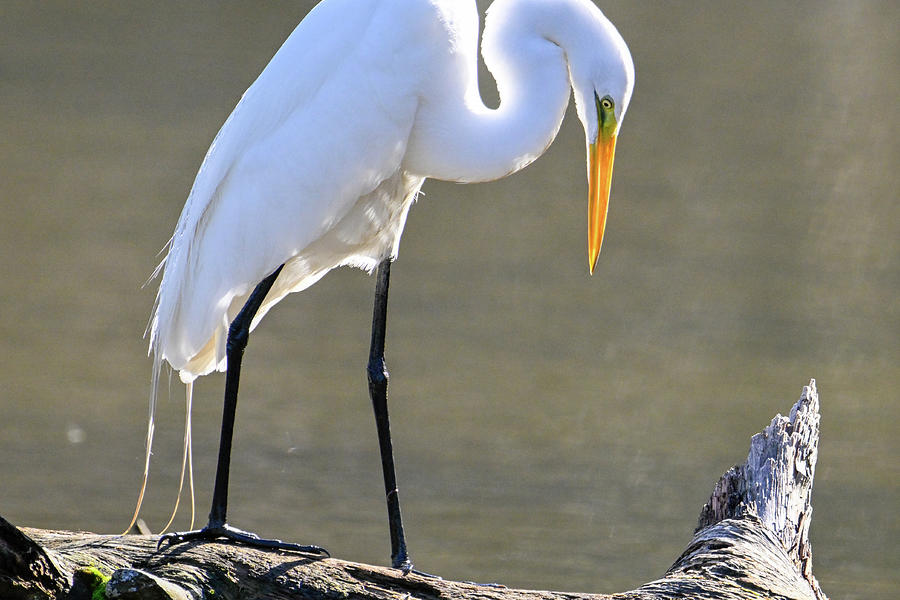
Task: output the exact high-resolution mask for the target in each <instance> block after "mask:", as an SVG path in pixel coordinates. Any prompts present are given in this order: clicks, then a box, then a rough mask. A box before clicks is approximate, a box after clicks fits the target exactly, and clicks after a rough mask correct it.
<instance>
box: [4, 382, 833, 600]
mask: <svg viewBox="0 0 900 600" xmlns="http://www.w3.org/2000/svg"><path fill="white" fill-rule="evenodd" d="M818 434H819V407H818V396H817V394H816V388H815V381H812V382H811V383H810V385H809V386H807V387H805V388H804V390H803V396H802V397H801V398H800V400H799V401H798V402H797V403H796V404H795V405H794V407H793V409H792V410H791V412H790V415H789V417H782V416H780V415H779V416H776V417H775V419H774V420H773V421H772V423H771V424H770V425H769V426H768V427H767V428H766V429H765V430H764V431H763V432H762V433H759V434H757V435H756V436H754V437H753V440H752V443H751V447H750V454H749V456H748V459H747V462H746V463H744V464H742V465H739V466H736V467H734V468H732V469H730V470H729V471H728V472H727V473H726V474H725V475H724V476H723V477H722V479H721V480H720V481H719V483H718V484H717V485H716V486H715V489H714V491H713V494H712V496H711V497H710V501H709V503H708V504H706V505H705V506H704V507H703V510H702V512H701V515H700V522H699V526H698V528H697V531H696V533H695V535H694V539H693V540H692V541H691V543H690V544H689V546H688V548H687V549H686V550H685V551H684V553H682V555H681V556H680V557H679V558H678V559H677V560H676V561H675V564H674V565H672V567H671V568H670V569H669V570H668V571H667V572H666V573H665V575H664V576H663V577H662V578H661V579H658V580H656V581H652V582H650V583H647V584H645V585H643V586H641V587H640V588H638V589H636V590H633V591H630V592H625V593H622V594H614V595H611V596H607V595H597V594H568V593H559V592H544V591H529V590H513V589H508V588H505V587H502V586H479V585H476V584H473V583H466V582H457V581H446V580H443V579H435V578H427V577H422V576H419V575H417V574H415V573H410V574H408V575H404V574H403V573H401V572H400V571H398V570H396V569H390V568H386V567H376V566H372V565H364V564H359V563H352V562H347V561H342V560H338V559H333V558H329V559H318V558H312V557H306V556H303V555H299V554H291V553H279V552H271V551H262V550H257V549H253V548H247V547H242V546H235V545H230V544H218V543H198V542H194V543H185V544H180V545H176V546H174V547H164V548H163V549H162V550H157V548H156V543H157V537H156V536H149V535H129V536H109V535H96V534H91V533H76V532H67V531H47V530H41V529H26V528H23V529H21V530H20V529H16V528H15V527H13V526H12V525H10V524H9V523H7V522H6V521H3V520H2V519H0V598H2V599H4V600H7V599H8V600H19V599H28V600H34V599H38V598H70V599H73V600H78V599H79V598H90V597H91V594H92V593H93V592H94V591H96V590H103V591H104V592H105V594H106V596H105V597H106V598H110V599H112V598H119V599H123V600H125V599H128V600H157V599H159V600H187V599H194V598H211V599H220V600H230V599H246V598H272V599H276V600H277V599H279V598H303V599H308V600H331V599H335V598H360V599H366V600H376V599H385V598H396V599H400V600H406V599H411V598H421V599H423V600H437V599H438V598H441V599H445V600H446V599H453V600H456V599H459V600H475V599H478V600H557V599H558V600H563V599H571V598H589V599H595V600H601V599H613V598H615V599H630V600H650V599H655V600H657V599H666V598H672V599H674V598H698V599H703V598H718V599H732V598H733V599H739V598H740V599H744V598H757V597H759V598H783V599H797V600H800V599H802V600H827V598H826V597H825V595H824V593H822V591H821V589H820V588H819V585H818V583H817V582H816V580H815V577H813V575H812V553H811V550H810V546H809V537H808V533H809V524H810V519H811V514H812V508H811V506H810V495H811V491H812V482H813V475H814V473H815V463H816V450H817V445H818ZM110 576H111V578H109V579H108V580H107V577H110Z"/></svg>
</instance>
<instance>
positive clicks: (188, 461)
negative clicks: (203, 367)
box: [122, 355, 195, 535]
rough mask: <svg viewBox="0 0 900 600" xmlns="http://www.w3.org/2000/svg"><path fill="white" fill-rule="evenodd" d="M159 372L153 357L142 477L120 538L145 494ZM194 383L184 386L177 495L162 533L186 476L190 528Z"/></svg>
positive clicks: (135, 517)
mask: <svg viewBox="0 0 900 600" xmlns="http://www.w3.org/2000/svg"><path fill="white" fill-rule="evenodd" d="M161 370H162V360H161V358H160V357H159V356H158V355H156V356H154V360H153V377H152V382H151V384H150V414H149V417H148V419H147V441H146V451H145V454H144V475H143V478H142V481H141V490H140V493H139V494H138V499H137V505H136V506H135V508H134V514H133V515H132V517H131V522H130V523H128V527H126V528H125V531H124V532H122V533H123V535H124V534H126V533H128V532H129V531H131V528H132V527H134V525H135V523H137V520H138V516H139V515H140V512H141V505H142V504H143V502H144V493H145V492H146V491H147V482H148V480H149V479H150V456H151V455H152V454H153V433H154V430H155V425H156V404H157V398H158V397H159V379H160V374H161ZM193 394H194V384H193V382H191V383H188V384H186V387H185V416H184V444H183V449H182V455H181V476H180V477H179V479H178V496H177V497H176V498H175V507H174V508H173V509H172V515H171V516H170V517H169V521H168V523H166V526H165V527H164V528H163V530H162V531H163V532H165V530H166V529H168V528H169V526H170V525H171V524H172V521H173V520H174V519H175V515H176V514H177V512H178V504H179V502H180V501H181V493H182V490H183V488H184V476H185V473H187V474H188V486H189V489H190V493H191V527H190V528H191V529H193V528H194V514H195V511H194V461H193V452H192V448H191V408H192V403H193Z"/></svg>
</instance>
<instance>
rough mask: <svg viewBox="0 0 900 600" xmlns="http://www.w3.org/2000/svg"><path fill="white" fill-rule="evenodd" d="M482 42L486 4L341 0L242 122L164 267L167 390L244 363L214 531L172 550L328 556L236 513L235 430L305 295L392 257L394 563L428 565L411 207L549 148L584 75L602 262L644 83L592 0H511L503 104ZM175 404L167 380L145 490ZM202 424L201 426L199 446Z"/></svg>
mask: <svg viewBox="0 0 900 600" xmlns="http://www.w3.org/2000/svg"><path fill="white" fill-rule="evenodd" d="M477 45H478V13H477V9H476V5H475V3H474V2H472V1H461V0H323V1H322V2H320V3H319V4H318V5H317V6H316V7H315V8H314V9H313V10H312V11H311V12H310V13H309V14H308V15H307V17H306V18H305V19H303V21H302V22H301V23H300V24H299V25H298V26H297V28H296V29H295V30H294V32H293V33H292V34H291V35H290V37H288V39H287V41H285V43H284V45H283V46H282V47H281V49H279V50H278V52H277V53H276V54H275V56H274V57H273V58H272V60H271V62H270V63H269V64H268V66H267V67H266V68H265V69H264V70H263V72H262V73H261V74H260V76H259V78H258V79H257V80H256V81H255V82H254V83H253V84H252V85H251V86H250V88H249V89H248V90H247V92H246V93H245V94H244V96H243V97H242V98H241V100H240V102H239V103H238V105H237V106H236V107H235V109H234V112H232V113H231V116H229V117H228V120H227V121H225V124H224V125H223V126H222V129H221V130H220V131H219V133H218V135H217V136H216V138H215V140H214V141H213V143H212V146H210V148H209V151H208V152H207V154H206V158H205V159H204V161H203V164H202V166H201V167H200V171H199V173H198V174H197V178H196V180H195V181H194V185H193V187H192V189H191V192H190V195H189V197H188V200H187V203H186V204H185V207H184V210H183V212H182V213H181V217H180V219H179V220H178V225H177V227H176V228H175V233H174V235H173V236H172V238H171V240H170V242H169V248H168V255H167V256H166V258H165V259H164V260H163V262H162V263H161V264H160V266H159V268H158V269H157V273H158V272H160V271H162V282H161V284H160V286H159V292H158V295H157V299H156V305H155V309H154V314H153V317H152V320H151V323H150V327H149V332H150V351H151V353H152V355H153V357H154V382H157V381H158V378H159V372H160V366H161V364H162V362H163V361H166V362H168V364H169V365H170V366H171V367H172V368H173V369H175V370H176V371H178V372H179V374H180V376H181V379H182V381H184V382H185V383H186V384H188V411H189V409H190V408H189V407H190V394H191V386H192V382H193V381H194V379H196V378H197V377H199V376H201V375H205V374H207V373H210V372H212V371H214V370H218V371H226V373H227V374H226V385H225V402H224V404H225V408H224V415H223V422H222V436H221V441H220V450H219V462H218V467H217V473H216V482H215V489H214V493H213V500H212V510H211V512H210V516H209V523H208V524H207V526H206V527H204V528H203V529H201V530H198V531H190V532H185V533H174V534H168V536H167V537H165V539H166V540H167V541H169V542H170V543H176V542H180V541H183V540H187V539H196V538H204V539H215V538H228V539H231V540H233V541H238V542H242V543H250V544H254V545H260V546H264V547H276V548H288V549H299V550H312V551H322V552H324V551H323V550H321V549H319V548H317V547H313V546H297V545H294V544H286V543H283V542H280V541H279V540H262V539H260V538H258V537H257V536H255V535H254V534H250V533H247V532H242V531H240V530H237V529H234V528H232V527H230V526H229V525H227V521H226V515H225V513H226V507H227V492H228V470H229V461H230V452H231V434H232V430H233V426H234V415H235V407H236V404H237V392H238V380H239V376H240V366H241V357H242V354H243V350H244V347H245V346H246V343H247V337H248V335H249V333H250V331H252V330H253V328H254V327H255V326H256V325H257V324H258V323H259V321H260V319H262V317H263V315H265V314H266V312H267V311H268V310H269V309H270V308H271V307H272V306H273V305H274V304H275V303H276V302H278V301H279V300H281V299H282V298H283V297H284V296H285V295H287V294H288V293H290V292H297V291H300V290H303V289H305V288H307V287H309V286H310V285H312V284H313V283H315V282H316V281H317V280H318V279H319V278H320V277H322V276H323V275H325V274H326V273H327V272H328V271H330V270H331V269H333V268H335V267H338V266H341V265H351V266H355V267H359V268H362V269H365V270H367V271H372V270H373V269H376V292H375V309H374V318H373V325H372V345H371V351H370V355H369V363H368V378H369V392H370V394H371V398H372V402H373V407H374V410H375V417H376V423H377V429H378V439H379V445H380V450H381V458H382V467H383V470H384V482H385V493H386V496H387V505H388V517H389V526H390V535H391V562H392V564H393V566H395V567H398V568H404V569H409V568H411V566H412V564H411V562H410V559H409V555H408V553H407V550H406V543H405V539H404V535H403V526H402V521H401V516H400V504H399V498H398V494H397V486H396V482H395V476H394V465H393V457H392V451H391V438H390V428H389V422H388V411H387V383H388V373H387V370H386V368H385V365H384V336H385V319H386V311H387V295H388V281H389V276H390V266H391V261H392V260H393V259H394V258H395V257H396V256H397V247H398V243H399V241H400V235H401V233H402V231H403V226H404V223H405V221H406V215H407V211H408V210H409V208H410V206H411V205H412V203H413V201H414V200H415V198H416V196H417V194H418V192H419V189H420V187H421V186H422V182H423V181H424V180H425V178H426V177H433V178H437V179H444V180H451V181H458V182H476V181H488V180H492V179H497V178H500V177H504V176H506V175H510V174H512V173H515V172H516V171H518V170H519V169H522V168H523V167H525V166H526V165H528V164H529V163H531V162H532V161H533V160H535V159H536V158H537V157H539V156H540V155H541V154H542V153H543V152H544V150H546V148H547V147H548V146H549V145H550V143H551V142H552V141H553V139H554V137H555V136H556V133H557V131H558V130H559V127H560V124H561V123H562V119H563V114H564V112H565V110H566V106H567V105H568V102H569V88H570V86H571V88H572V89H573V90H574V94H575V105H576V109H577V114H578V118H579V119H580V120H581V122H582V124H583V125H584V130H585V135H586V141H587V154H588V159H587V167H588V267H589V269H590V270H591V271H593V268H594V265H595V263H596V261H597V257H598V255H599V253H600V245H601V243H602V240H603V232H604V229H605V223H606V210H607V202H608V198H609V188H610V180H611V173H612V166H613V153H614V151H615V145H616V135H617V133H618V130H619V126H620V124H621V122H622V118H623V117H624V115H625V111H626V109H627V107H628V103H629V100H630V98H631V92H632V86H633V81H634V66H633V64H632V59H631V55H630V54H629V52H628V48H627V46H626V45H625V42H624V40H623V39H622V37H621V35H620V34H619V33H618V31H617V30H616V28H615V27H614V26H613V25H612V23H610V21H609V20H607V19H606V17H605V16H604V15H603V14H602V13H601V12H600V10H599V9H598V8H597V7H596V6H595V5H594V4H593V3H592V2H591V1H590V0H496V1H495V2H494V3H493V4H492V5H491V7H490V8H489V10H488V12H487V19H486V25H485V29H484V39H483V45H482V54H483V57H484V61H485V64H486V65H487V67H488V69H489V70H490V72H491V73H492V74H493V76H494V78H495V80H496V83H497V88H498V91H499V94H500V105H499V107H498V108H497V109H489V108H487V107H485V105H484V103H483V102H482V100H481V96H480V94H479V91H478V81H477V73H476V69H477ZM155 398H156V384H154V389H153V391H152V399H151V411H150V426H149V428H148V439H147V452H148V454H147V457H148V458H147V462H145V474H144V486H146V473H147V465H148V464H149V452H150V447H151V445H152V437H153V436H152V434H153V413H154V405H155ZM189 431H190V428H189V422H188V424H187V425H186V430H185V453H186V454H188V453H189V449H190V433H189ZM183 464H184V463H183ZM141 495H142V496H143V487H142V492H141ZM139 509H140V500H139V501H138V510H139ZM135 515H137V511H136V512H135Z"/></svg>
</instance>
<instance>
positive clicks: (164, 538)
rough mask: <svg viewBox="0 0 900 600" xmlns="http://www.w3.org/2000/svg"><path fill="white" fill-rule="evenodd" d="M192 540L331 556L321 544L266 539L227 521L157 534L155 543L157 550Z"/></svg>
mask: <svg viewBox="0 0 900 600" xmlns="http://www.w3.org/2000/svg"><path fill="white" fill-rule="evenodd" d="M192 540H203V541H208V542H214V541H217V540H229V541H231V542H233V543H236V544H243V545H246V546H253V547H255V548H264V549H267V550H287V551H290V552H302V553H303V554H317V555H319V556H322V557H323V558H328V557H330V556H331V554H329V553H328V550H326V549H325V548H322V547H321V546H304V545H301V544H293V543H291V542H282V541H281V540H267V539H265V538H261V537H259V536H258V535H256V534H255V533H250V532H249V531H243V530H240V529H238V528H236V527H232V526H231V525H228V524H227V523H222V524H217V525H214V524H209V525H207V526H206V527H204V528H203V529H197V530H194V531H180V532H172V533H167V534H165V535H161V536H159V541H158V542H157V544H156V549H157V550H159V549H160V548H162V546H163V544H168V545H169V546H173V545H175V544H182V543H184V542H189V541H192Z"/></svg>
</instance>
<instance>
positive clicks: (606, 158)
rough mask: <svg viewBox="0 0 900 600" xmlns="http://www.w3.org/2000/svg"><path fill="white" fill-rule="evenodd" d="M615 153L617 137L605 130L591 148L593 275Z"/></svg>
mask: <svg viewBox="0 0 900 600" xmlns="http://www.w3.org/2000/svg"><path fill="white" fill-rule="evenodd" d="M615 153H616V134H615V133H613V134H606V133H604V131H603V129H602V128H601V129H600V131H599V132H598V133H597V139H596V140H594V142H593V143H592V144H591V145H590V146H589V148H588V268H589V269H590V272H591V274H593V273H594V266H595V265H596V264H597V258H598V257H599V256H600V246H602V245H603V232H604V231H606V212H607V210H608V208H609V187H610V184H611V183H612V169H613V158H614V156H615Z"/></svg>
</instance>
